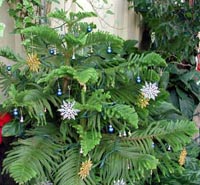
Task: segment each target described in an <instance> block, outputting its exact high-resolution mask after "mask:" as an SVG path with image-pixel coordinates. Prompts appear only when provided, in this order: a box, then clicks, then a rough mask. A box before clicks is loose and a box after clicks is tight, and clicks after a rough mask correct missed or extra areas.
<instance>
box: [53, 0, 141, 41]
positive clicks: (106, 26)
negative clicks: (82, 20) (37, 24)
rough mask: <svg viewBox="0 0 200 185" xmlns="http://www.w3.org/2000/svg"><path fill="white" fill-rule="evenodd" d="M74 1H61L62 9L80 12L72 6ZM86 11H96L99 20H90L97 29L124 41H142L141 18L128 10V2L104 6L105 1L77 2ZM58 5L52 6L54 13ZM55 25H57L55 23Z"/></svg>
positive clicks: (115, 1) (114, 1)
mask: <svg viewBox="0 0 200 185" xmlns="http://www.w3.org/2000/svg"><path fill="white" fill-rule="evenodd" d="M71 2H72V0H68V1H67V2H64V0H61V1H60V5H59V6H60V8H63V9H65V10H69V9H70V10H72V11H74V12H78V11H80V10H81V9H80V8H79V6H78V5H72V3H71ZM77 2H78V3H79V4H80V5H81V6H82V7H83V9H84V10H85V11H95V12H96V13H97V14H98V18H92V19H88V20H87V21H91V22H94V23H95V24H96V25H97V29H99V30H104V31H108V32H111V33H113V34H116V35H118V36H120V37H122V38H124V39H135V40H139V39H140V28H139V23H140V16H139V15H137V14H136V13H135V12H134V11H133V10H128V2H127V1H126V0H109V1H108V2H109V3H108V4H103V0H78V1H77ZM57 7H58V5H57V4H53V5H52V11H53V10H54V9H55V8H57ZM107 10H110V11H112V12H113V15H110V14H108V13H106V11H107ZM53 25H56V23H55V22H54V23H53Z"/></svg>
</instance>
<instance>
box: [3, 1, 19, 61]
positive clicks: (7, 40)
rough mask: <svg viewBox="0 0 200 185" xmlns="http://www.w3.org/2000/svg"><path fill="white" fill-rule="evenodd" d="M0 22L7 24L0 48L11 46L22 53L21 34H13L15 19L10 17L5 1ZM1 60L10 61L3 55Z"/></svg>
mask: <svg viewBox="0 0 200 185" xmlns="http://www.w3.org/2000/svg"><path fill="white" fill-rule="evenodd" d="M0 22H3V23H4V24H5V25H6V27H5V30H4V36H3V37H0V48H2V47H10V48H12V49H13V50H14V51H16V52H17V53H22V47H21V44H20V36H19V35H14V34H12V31H13V29H14V22H13V19H12V18H10V17H9V15H8V5H7V3H3V5H2V7H0ZM0 61H1V62H2V61H3V62H7V63H10V62H9V61H6V60H4V58H2V57H0Z"/></svg>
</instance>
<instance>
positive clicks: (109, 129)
mask: <svg viewBox="0 0 200 185" xmlns="http://www.w3.org/2000/svg"><path fill="white" fill-rule="evenodd" d="M108 132H109V133H113V132H114V128H113V127H112V125H109V126H108Z"/></svg>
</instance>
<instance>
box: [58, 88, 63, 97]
mask: <svg viewBox="0 0 200 185" xmlns="http://www.w3.org/2000/svg"><path fill="white" fill-rule="evenodd" d="M61 95H62V90H61V89H60V88H58V91H57V96H61Z"/></svg>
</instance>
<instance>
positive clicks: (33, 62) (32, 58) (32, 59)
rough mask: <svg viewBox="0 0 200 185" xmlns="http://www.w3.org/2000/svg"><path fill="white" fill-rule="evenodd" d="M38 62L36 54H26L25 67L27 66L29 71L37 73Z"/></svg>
mask: <svg viewBox="0 0 200 185" xmlns="http://www.w3.org/2000/svg"><path fill="white" fill-rule="evenodd" d="M40 64H41V63H40V61H39V58H38V57H37V54H33V53H32V54H28V57H27V65H28V66H29V68H30V70H31V71H33V72H38V71H39V69H40Z"/></svg>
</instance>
